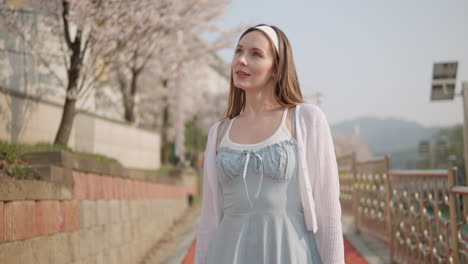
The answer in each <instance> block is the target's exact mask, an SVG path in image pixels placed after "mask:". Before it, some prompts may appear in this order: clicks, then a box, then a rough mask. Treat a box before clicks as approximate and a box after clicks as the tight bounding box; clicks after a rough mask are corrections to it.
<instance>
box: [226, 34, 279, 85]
mask: <svg viewBox="0 0 468 264" xmlns="http://www.w3.org/2000/svg"><path fill="white" fill-rule="evenodd" d="M273 60H274V58H273V49H272V48H271V45H270V42H269V41H268V39H267V36H265V35H264V34H263V33H262V32H260V31H257V30H255V31H251V32H249V33H247V34H246V35H244V36H243V37H242V39H241V40H240V41H239V44H237V47H236V51H235V53H234V58H233V59H232V74H233V80H234V86H236V87H238V88H241V89H244V90H248V89H261V88H264V87H266V86H268V85H270V83H271V84H273V70H274V63H273Z"/></svg>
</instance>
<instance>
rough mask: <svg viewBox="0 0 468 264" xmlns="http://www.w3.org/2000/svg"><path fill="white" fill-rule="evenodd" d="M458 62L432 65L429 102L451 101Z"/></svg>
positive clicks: (453, 94)
mask: <svg viewBox="0 0 468 264" xmlns="http://www.w3.org/2000/svg"><path fill="white" fill-rule="evenodd" d="M457 68H458V62H456V61H454V62H441V63H434V67H433V70H432V85H431V101H437V100H453V97H454V96H455V84H456V81H457Z"/></svg>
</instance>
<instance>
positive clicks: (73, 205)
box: [0, 153, 198, 264]
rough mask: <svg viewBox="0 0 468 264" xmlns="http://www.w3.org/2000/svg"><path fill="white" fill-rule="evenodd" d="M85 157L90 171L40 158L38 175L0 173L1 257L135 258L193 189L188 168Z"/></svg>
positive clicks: (59, 259)
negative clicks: (117, 164) (170, 171)
mask: <svg viewBox="0 0 468 264" xmlns="http://www.w3.org/2000/svg"><path fill="white" fill-rule="evenodd" d="M49 154H50V153H49ZM50 155H57V153H53V154H50ZM65 155H68V154H65ZM73 158H74V157H71V156H69V157H68V159H73ZM76 159H77V160H79V159H82V158H76ZM69 161H70V160H69ZM86 162H88V163H89V162H91V163H94V164H93V166H91V167H92V168H94V169H93V170H94V172H92V171H90V170H89V169H88V170H87V169H85V168H79V167H80V166H79V164H80V162H69V163H68V165H67V164H66V163H65V162H58V163H57V162H56V163H55V164H54V165H47V164H44V162H42V163H41V166H42V167H40V168H42V169H41V170H39V171H42V173H41V178H42V180H15V179H10V178H0V263H47V264H52V263H60V264H63V263H122V264H124V263H125V264H128V263H139V261H140V260H141V259H143V257H144V256H145V255H146V254H147V252H148V250H150V249H151V248H152V246H153V245H154V244H155V243H156V242H157V241H158V240H159V239H160V238H161V236H162V234H163V232H164V231H165V230H167V229H168V228H169V227H170V226H171V225H172V223H173V222H174V221H175V220H176V219H177V218H178V217H179V216H180V215H181V214H182V213H183V211H184V210H185V209H186V208H187V206H188V199H187V196H188V195H189V194H192V195H197V194H198V192H197V184H196V182H197V181H196V180H194V179H196V176H195V174H194V173H193V171H191V170H188V171H184V172H181V174H180V175H179V176H176V177H169V176H166V177H162V176H159V177H158V176H156V175H154V174H153V178H150V175H147V174H145V175H146V176H145V177H142V176H141V174H139V173H137V172H135V173H133V174H132V173H128V176H126V175H125V173H121V172H120V173H116V174H118V176H111V174H110V173H105V171H106V169H105V167H107V166H109V165H107V164H104V165H102V166H101V167H100V166H99V164H96V162H95V161H89V160H88V161H86ZM86 162H85V163H86ZM44 166H45V167H47V166H49V168H48V169H44ZM96 168H97V169H96ZM122 169H123V170H124V171H125V170H128V169H124V168H122ZM112 170H113V171H115V168H114V169H112ZM96 171H99V172H100V173H97V172H96ZM109 171H110V170H109ZM131 175H139V176H138V177H132V176H131ZM135 178H138V179H135ZM142 178H143V180H142Z"/></svg>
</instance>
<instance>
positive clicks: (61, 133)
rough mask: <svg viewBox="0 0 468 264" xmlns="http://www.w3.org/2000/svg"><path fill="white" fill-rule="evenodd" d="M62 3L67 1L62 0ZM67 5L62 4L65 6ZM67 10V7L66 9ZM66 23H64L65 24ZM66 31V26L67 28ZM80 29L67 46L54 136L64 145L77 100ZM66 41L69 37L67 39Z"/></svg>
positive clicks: (66, 141) (79, 65) (79, 68)
mask: <svg viewBox="0 0 468 264" xmlns="http://www.w3.org/2000/svg"><path fill="white" fill-rule="evenodd" d="M64 3H67V2H66V1H64ZM66 7H68V6H64V8H66ZM66 11H68V9H66ZM67 25H68V24H67V23H66V26H67ZM67 32H68V28H67ZM81 36H82V35H81V30H78V31H77V33H76V36H75V40H74V41H73V42H69V47H70V49H71V51H72V54H71V58H70V68H69V69H68V71H67V75H68V84H67V93H66V96H65V104H64V106H63V113H62V119H61V120H60V125H59V129H58V131H57V134H56V136H55V141H54V143H55V144H59V145H64V146H66V145H67V144H68V140H69V138H70V134H71V130H72V128H73V120H74V119H75V105H76V100H77V97H76V96H77V95H78V91H77V89H78V88H77V87H78V79H79V77H80V71H81V64H82V62H83V58H82V56H81V40H82V39H81ZM67 40H68V41H69V40H70V39H67Z"/></svg>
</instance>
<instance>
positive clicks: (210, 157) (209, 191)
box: [195, 122, 222, 264]
mask: <svg viewBox="0 0 468 264" xmlns="http://www.w3.org/2000/svg"><path fill="white" fill-rule="evenodd" d="M218 126H219V122H217V123H216V124H214V125H213V126H212V127H211V128H210V131H209V133H208V142H207V144H206V149H205V157H204V164H203V194H202V209H201V215H200V220H199V222H198V230H197V242H196V249H195V264H205V263H206V257H207V253H208V247H209V245H210V242H211V240H212V238H213V235H214V232H215V231H216V229H217V227H218V223H219V220H220V219H219V218H220V217H222V214H221V208H220V201H219V199H220V198H221V197H219V195H218V191H219V190H217V189H218V188H217V186H213V183H212V178H213V177H215V174H216V168H215V158H216V149H215V148H216V135H217V129H218ZM213 173H214V174H213Z"/></svg>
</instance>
